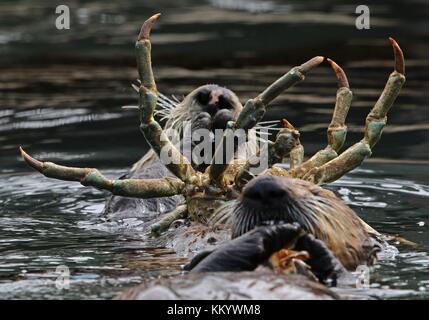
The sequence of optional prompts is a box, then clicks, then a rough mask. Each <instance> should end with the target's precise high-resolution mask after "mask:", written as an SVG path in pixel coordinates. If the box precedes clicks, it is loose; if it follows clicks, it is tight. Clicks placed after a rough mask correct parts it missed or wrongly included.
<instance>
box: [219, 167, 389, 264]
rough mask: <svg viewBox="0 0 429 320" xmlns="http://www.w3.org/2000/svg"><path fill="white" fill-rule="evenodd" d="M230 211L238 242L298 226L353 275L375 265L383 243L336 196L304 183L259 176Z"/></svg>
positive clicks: (295, 180)
mask: <svg viewBox="0 0 429 320" xmlns="http://www.w3.org/2000/svg"><path fill="white" fill-rule="evenodd" d="M230 210H231V211H233V213H232V219H231V223H230V224H231V229H232V238H233V239H235V238H237V239H238V238H240V237H241V236H242V235H245V234H246V233H248V232H249V231H251V230H253V229H254V228H256V227H258V226H264V225H267V224H273V225H279V224H283V223H289V224H290V223H297V224H298V225H299V226H300V228H302V229H303V230H304V231H305V232H307V233H309V234H311V235H313V236H314V237H315V238H316V239H318V240H320V241H323V242H324V243H325V244H326V245H327V247H328V248H329V249H330V250H331V251H332V252H333V253H334V255H335V256H336V257H337V258H338V259H339V261H340V262H341V264H342V265H343V266H344V267H345V268H346V269H348V270H355V269H356V267H357V266H359V265H372V264H374V262H375V261H376V258H377V252H379V251H380V250H381V248H382V245H383V244H384V241H383V240H382V239H381V238H380V236H379V234H378V233H377V232H376V231H375V230H373V229H372V228H371V227H369V226H368V225H367V224H366V223H365V222H363V221H362V220H361V219H360V218H359V217H358V215H357V214H356V213H355V212H354V211H353V210H352V209H351V208H350V207H348V206H347V205H346V204H345V203H344V202H343V201H342V200H341V199H339V198H338V197H337V196H336V195H335V194H334V193H333V192H331V191H329V190H326V189H323V188H321V187H319V186H317V185H315V184H313V183H311V182H307V181H303V180H300V179H293V178H287V177H278V176H270V175H266V176H259V177H258V178H256V179H253V180H252V181H250V182H249V183H248V184H247V185H246V187H245V188H244V190H243V192H242V194H241V196H240V197H239V199H238V201H237V202H236V203H235V204H234V205H232V206H231V208H230ZM222 271H230V270H222Z"/></svg>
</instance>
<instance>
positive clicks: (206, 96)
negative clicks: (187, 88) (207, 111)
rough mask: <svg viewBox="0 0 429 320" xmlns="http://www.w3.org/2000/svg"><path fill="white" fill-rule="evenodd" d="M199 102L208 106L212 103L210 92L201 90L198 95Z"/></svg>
mask: <svg viewBox="0 0 429 320" xmlns="http://www.w3.org/2000/svg"><path fill="white" fill-rule="evenodd" d="M197 100H198V102H199V103H200V104H202V105H206V104H208V103H209V101H210V91H208V90H201V91H200V92H198V94H197Z"/></svg>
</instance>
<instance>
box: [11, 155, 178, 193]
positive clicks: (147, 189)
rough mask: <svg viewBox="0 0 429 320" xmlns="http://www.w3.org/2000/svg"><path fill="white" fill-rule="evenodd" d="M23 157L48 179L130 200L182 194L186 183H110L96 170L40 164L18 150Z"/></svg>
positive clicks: (121, 181) (150, 180) (116, 181)
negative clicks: (75, 182) (63, 181)
mask: <svg viewBox="0 0 429 320" xmlns="http://www.w3.org/2000/svg"><path fill="white" fill-rule="evenodd" d="M19 149H20V151H21V155H22V158H23V159H24V160H25V162H27V164H28V165H30V166H31V167H33V168H34V169H36V170H37V171H39V172H40V173H41V174H43V175H44V176H46V177H48V178H55V179H59V180H65V181H78V182H80V183H81V184H82V185H84V186H91V187H95V188H97V189H100V190H108V191H110V192H111V193H112V194H114V195H118V196H124V197H133V198H145V199H146V198H158V197H169V196H173V195H176V194H181V193H182V191H183V189H184V187H185V183H184V182H182V181H181V180H179V179H176V178H170V177H165V178H162V179H146V180H143V179H123V180H110V179H108V178H106V177H105V176H103V175H102V174H101V173H100V172H99V171H98V170H97V169H93V168H73V167H65V166H60V165H58V164H55V163H52V162H41V161H39V160H36V159H34V158H32V157H31V156H29V155H28V154H27V153H26V152H25V151H24V150H23V149H22V148H21V147H20V148H19Z"/></svg>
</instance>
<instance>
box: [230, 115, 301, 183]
mask: <svg viewBox="0 0 429 320" xmlns="http://www.w3.org/2000/svg"><path fill="white" fill-rule="evenodd" d="M283 125H284V128H283V129H281V130H280V131H279V133H278V134H277V137H276V140H275V142H271V141H268V142H267V143H266V144H264V145H263V146H262V149H260V150H258V152H257V153H256V155H255V156H253V157H251V158H250V159H249V160H247V161H246V163H245V164H244V166H243V167H242V168H241V169H240V171H239V172H238V173H237V176H236V177H235V187H236V188H237V190H241V189H242V188H243V187H244V186H245V185H246V184H247V183H248V182H249V181H250V180H251V179H253V178H254V177H255V175H257V174H259V173H261V172H262V171H264V170H265V169H267V168H269V167H272V166H273V165H274V164H276V163H280V162H282V161H283V159H284V158H285V157H287V156H289V154H290V152H292V150H294V149H295V148H296V146H297V142H298V143H299V133H298V131H296V130H295V129H294V128H293V127H292V125H291V124H290V123H289V122H288V121H287V120H286V119H283ZM299 145H300V144H299ZM261 163H266V164H267V166H265V167H261ZM252 169H254V171H257V172H250V171H251V170H252Z"/></svg>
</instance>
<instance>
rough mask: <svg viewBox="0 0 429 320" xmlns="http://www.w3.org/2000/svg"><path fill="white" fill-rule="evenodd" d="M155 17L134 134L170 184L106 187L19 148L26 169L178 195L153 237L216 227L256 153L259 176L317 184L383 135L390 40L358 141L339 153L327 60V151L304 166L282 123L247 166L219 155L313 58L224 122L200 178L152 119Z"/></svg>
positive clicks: (339, 114)
mask: <svg viewBox="0 0 429 320" xmlns="http://www.w3.org/2000/svg"><path fill="white" fill-rule="evenodd" d="M159 15H160V14H156V15H154V16H152V17H150V18H149V19H148V20H146V21H145V22H144V24H143V26H142V28H141V31H140V34H139V36H138V39H137V42H136V55H137V66H138V73H139V80H140V86H139V87H138V93H139V114H140V122H141V125H140V129H141V131H142V133H143V135H144V137H145V138H146V140H147V142H148V143H149V144H150V146H151V148H152V150H153V151H154V152H155V153H156V154H157V155H158V156H160V155H161V153H162V152H167V153H168V155H169V157H170V159H171V160H172V161H170V162H169V163H165V166H166V167H167V168H168V169H169V171H170V172H171V173H172V174H173V175H174V177H161V178H158V179H114V180H112V179H108V178H106V177H105V176H104V175H102V174H101V173H100V172H99V171H98V170H97V169H94V168H75V167H66V166H61V165H57V164H55V163H52V162H41V161H39V160H36V159H34V158H32V157H31V156H30V155H28V154H27V153H26V152H25V151H24V150H23V149H22V148H20V150H21V155H22V157H23V159H24V160H25V162H27V164H29V165H30V166H31V167H33V168H34V169H35V170H37V171H39V172H40V173H42V174H43V175H45V176H46V177H50V178H55V179H61V180H67V181H78V182H80V183H81V184H82V185H84V186H92V187H95V188H97V189H101V190H107V191H109V192H111V193H112V194H114V195H119V196H123V197H134V198H141V199H150V198H159V197H171V196H174V195H183V197H184V199H185V202H184V203H183V204H180V205H178V206H177V207H176V209H174V210H173V211H171V212H169V213H167V214H165V215H164V216H163V217H162V218H161V219H160V220H159V221H158V222H157V223H156V224H155V225H152V230H154V231H156V230H163V229H165V228H166V227H168V226H169V225H170V224H171V223H172V222H173V221H174V220H176V219H179V218H182V217H185V216H188V217H190V218H191V220H193V221H198V222H201V223H207V222H208V221H210V220H212V219H215V220H216V221H219V220H221V219H223V218H224V217H225V216H227V215H228V214H225V208H228V203H229V202H230V200H234V199H237V198H238V197H239V195H240V192H241V191H242V189H243V188H244V187H245V185H246V183H247V182H248V181H250V180H252V179H253V178H254V177H255V176H256V175H255V174H254V173H252V170H251V169H252V168H253V167H255V166H257V164H258V163H259V161H258V159H260V158H261V157H262V155H263V154H265V156H266V157H267V160H268V167H267V168H266V169H265V170H263V171H262V172H260V173H259V175H274V176H284V177H292V178H298V179H302V180H306V181H309V182H311V183H314V184H318V185H321V184H325V183H329V182H332V181H335V180H336V179H338V178H340V177H341V176H343V175H344V174H346V173H347V172H349V171H350V170H352V169H354V168H356V167H358V166H359V165H360V164H361V163H362V162H363V161H364V159H365V158H366V157H368V156H370V155H371V149H372V148H373V147H374V145H375V144H376V143H377V141H378V140H379V139H380V136H381V133H382V129H383V127H384V126H385V125H386V120H387V113H388V111H389V109H390V108H391V106H392V104H393V102H394V101H395V99H396V97H397V96H398V94H399V92H400V89H401V87H402V85H403V83H404V81H405V76H404V73H405V72H404V57H403V53H402V51H401V49H400V47H399V45H398V44H397V43H396V41H395V40H394V39H392V38H390V39H389V40H390V43H391V45H392V47H393V52H394V57H395V66H394V71H393V72H392V73H391V74H390V76H389V78H388V81H387V83H386V86H385V88H384V90H383V92H382V94H381V96H380V98H379V99H378V101H377V102H376V103H375V105H374V107H373V108H372V109H371V111H370V112H369V114H368V116H367V118H366V123H365V135H364V137H363V139H362V140H361V141H359V142H357V143H356V144H354V145H353V146H351V147H350V148H348V149H347V150H345V151H344V152H342V153H340V150H341V148H342V146H343V143H344V141H345V138H346V133H347V126H346V125H345V120H346V116H347V113H348V110H349V107H350V104H351V101H352V91H351V90H350V88H349V84H348V80H347V77H346V75H345V73H344V71H343V70H342V68H341V67H340V66H338V65H337V64H336V63H335V62H334V61H333V60H331V59H327V62H328V63H329V64H330V66H331V68H332V69H333V71H334V72H335V74H336V77H337V81H338V90H337V94H336V103H335V108H334V112H333V117H332V121H331V123H330V125H329V127H328V130H327V140H328V143H327V146H326V148H324V149H323V150H320V151H319V152H317V153H316V154H315V155H313V156H312V157H311V158H309V159H308V160H306V161H304V159H303V158H304V157H303V154H304V150H303V147H302V145H301V144H300V141H299V132H298V130H296V129H295V128H294V127H293V126H292V125H291V124H290V123H289V122H288V121H286V120H283V126H284V127H283V128H282V129H281V130H280V131H279V132H278V134H277V136H276V139H275V141H274V142H269V143H268V144H267V145H266V146H265V147H263V148H260V149H259V150H258V151H257V153H256V154H255V155H254V156H252V157H249V158H248V159H247V160H238V159H235V158H234V154H233V153H230V154H224V152H225V151H224V145H225V144H226V141H227V140H228V138H230V137H231V136H233V135H234V133H235V132H236V131H237V130H238V129H243V130H245V132H248V131H249V130H250V129H252V128H253V127H254V126H255V125H256V124H257V123H258V122H259V121H261V119H262V118H263V116H264V114H265V112H266V109H267V108H268V107H269V104H270V102H271V101H272V100H274V99H275V98H276V97H277V96H278V95H280V94H281V93H282V92H283V91H285V90H286V89H288V88H290V87H291V86H293V85H295V84H297V83H298V82H300V81H302V80H304V77H305V75H306V74H307V73H308V72H309V71H310V70H311V69H313V68H315V67H316V66H318V65H319V64H321V63H322V62H323V61H324V58H323V57H319V56H318V57H314V58H312V59H310V60H308V61H307V62H305V63H303V64H302V65H300V66H296V67H294V68H292V69H291V70H290V71H289V72H287V73H286V74H284V75H283V76H282V77H280V78H279V79H278V80H276V81H275V82H274V83H272V84H271V85H270V86H269V87H268V88H266V89H265V90H264V91H263V92H262V93H261V94H259V95H258V96H257V97H256V98H254V99H250V100H248V101H247V102H246V104H245V105H244V107H243V108H242V110H241V112H240V113H239V115H238V116H237V118H236V120H235V121H229V122H228V125H227V128H226V129H225V131H224V135H223V138H222V141H221V142H220V143H219V144H218V146H217V148H216V151H215V153H214V156H213V159H212V161H211V163H210V165H209V166H208V167H207V168H206V169H205V170H204V171H198V170H196V169H195V168H194V167H193V166H192V164H191V163H190V161H189V160H188V159H187V158H186V157H184V156H183V155H182V154H181V152H180V151H179V150H178V149H177V148H176V146H175V145H174V144H173V143H172V142H171V141H170V140H169V138H168V137H167V135H166V134H165V132H164V131H163V128H162V127H161V125H160V124H159V123H158V121H157V120H156V119H155V118H154V113H155V112H156V107H157V102H158V98H159V92H158V91H157V87H156V83H155V79H154V75H153V72H152V66H151V42H150V31H151V29H152V27H153V25H154V23H155V22H156V20H157V19H158V17H159ZM218 156H220V157H221V158H222V157H223V159H224V160H225V161H223V162H222V163H217V162H216V161H214V159H215V158H216V157H218ZM255 157H256V158H255ZM255 159H256V160H255ZM285 159H288V160H289V162H290V168H289V169H285V168H283V167H279V166H275V164H277V163H283V162H284V160H285ZM226 211H228V209H227V210H226Z"/></svg>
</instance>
